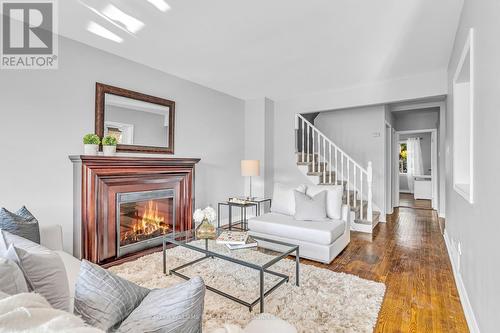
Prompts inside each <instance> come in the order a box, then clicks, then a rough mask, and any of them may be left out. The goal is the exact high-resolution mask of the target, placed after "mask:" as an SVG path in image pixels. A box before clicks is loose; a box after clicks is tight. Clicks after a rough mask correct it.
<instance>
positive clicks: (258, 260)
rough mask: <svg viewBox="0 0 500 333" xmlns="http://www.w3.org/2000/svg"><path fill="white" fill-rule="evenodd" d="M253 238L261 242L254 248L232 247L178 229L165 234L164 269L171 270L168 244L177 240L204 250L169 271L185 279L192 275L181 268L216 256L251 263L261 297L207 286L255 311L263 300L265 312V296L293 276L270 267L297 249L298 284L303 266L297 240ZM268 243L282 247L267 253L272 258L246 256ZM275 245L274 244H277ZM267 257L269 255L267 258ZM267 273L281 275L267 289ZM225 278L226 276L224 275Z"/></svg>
mask: <svg viewBox="0 0 500 333" xmlns="http://www.w3.org/2000/svg"><path fill="white" fill-rule="evenodd" d="M223 231H224V230H223V229H220V228H219V229H217V236H218V235H220V233H221V232H223ZM251 237H252V238H253V239H255V240H256V241H257V243H258V246H257V247H253V248H247V249H240V250H230V249H228V248H227V247H226V246H225V245H224V244H217V242H216V241H215V239H201V240H200V239H197V238H196V232H195V230H188V231H183V232H176V233H171V234H168V235H165V236H164V237H163V273H164V274H167V268H166V248H167V244H174V245H177V246H181V247H183V248H186V249H190V250H192V251H196V252H199V253H202V254H204V256H203V257H201V258H198V259H196V260H193V261H190V262H188V263H185V264H184V265H181V266H179V267H175V268H171V269H169V271H168V274H169V275H170V274H174V275H176V276H179V277H181V278H183V279H186V280H189V279H190V277H188V276H186V275H184V274H182V273H181V272H180V271H181V270H182V269H184V268H186V267H188V266H191V265H194V264H196V263H198V262H200V261H203V260H207V259H212V258H218V259H222V260H226V261H228V262H232V263H234V264H238V265H242V266H244V267H248V268H251V269H254V270H256V271H258V272H259V277H260V281H259V297H258V298H257V299H255V300H254V301H250V302H247V301H244V300H242V299H240V298H238V297H236V296H233V295H230V294H228V293H225V292H223V291H222V290H219V289H217V288H213V287H211V286H206V287H207V289H208V290H210V291H213V292H214V293H217V294H219V295H221V296H224V297H226V298H229V299H230V300H232V301H235V302H237V303H240V304H242V305H244V306H246V307H248V309H249V310H250V311H252V309H253V307H254V306H255V305H257V304H260V312H261V313H262V312H264V299H265V297H267V296H268V295H270V294H271V293H272V292H273V291H275V290H276V289H277V288H278V287H279V286H281V285H282V284H283V283H285V282H288V281H289V276H288V275H285V274H282V273H278V272H274V271H272V270H270V267H271V266H272V265H274V264H276V263H277V262H278V261H280V260H283V259H285V258H286V257H287V256H289V255H290V254H292V253H295V284H296V285H297V286H298V285H299V274H300V272H299V270H300V264H299V258H300V257H299V247H298V245H294V244H288V243H284V242H279V241H275V240H271V239H266V238H261V237H255V236H251ZM266 243H270V244H273V245H274V246H276V247H277V248H279V251H275V250H274V249H273V250H272V252H266V254H267V255H270V256H271V259H269V258H268V257H263V256H251V255H248V256H246V255H245V253H247V254H252V253H251V251H261V250H262V249H266V247H265V246H266ZM274 246H273V247H274ZM264 258H265V259H264ZM264 274H270V275H273V276H275V277H277V278H278V282H277V283H275V284H274V285H272V286H271V287H270V288H268V290H265V286H264ZM221 278H224V277H223V276H221Z"/></svg>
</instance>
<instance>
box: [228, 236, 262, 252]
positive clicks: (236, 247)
mask: <svg viewBox="0 0 500 333" xmlns="http://www.w3.org/2000/svg"><path fill="white" fill-rule="evenodd" d="M226 246H227V248H228V249H230V250H240V249H248V248H251V247H257V246H259V244H258V243H257V241H256V240H255V239H253V238H252V237H251V236H248V238H247V241H246V243H245V244H226Z"/></svg>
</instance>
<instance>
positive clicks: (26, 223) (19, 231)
mask: <svg viewBox="0 0 500 333" xmlns="http://www.w3.org/2000/svg"><path fill="white" fill-rule="evenodd" d="M0 229H2V230H5V231H8V232H10V233H11V234H13V235H17V236H20V237H24V238H26V239H29V240H30V241H32V242H35V243H37V244H40V227H39V226H38V220H37V219H36V218H35V217H34V216H33V214H31V212H30V211H29V210H28V209H27V208H26V207H25V206H23V207H22V208H21V209H19V210H18V211H17V212H15V213H12V212H10V211H8V210H7V209H5V208H2V209H0Z"/></svg>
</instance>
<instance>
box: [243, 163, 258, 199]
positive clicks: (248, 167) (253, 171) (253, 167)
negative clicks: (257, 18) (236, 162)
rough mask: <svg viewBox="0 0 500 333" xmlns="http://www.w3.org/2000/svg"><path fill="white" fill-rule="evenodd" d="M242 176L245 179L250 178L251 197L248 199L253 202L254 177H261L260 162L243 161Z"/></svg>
mask: <svg viewBox="0 0 500 333" xmlns="http://www.w3.org/2000/svg"><path fill="white" fill-rule="evenodd" d="M241 175H242V176H243V177H250V195H249V196H248V198H247V199H249V200H253V199H254V197H253V196H252V176H259V175H260V162H259V160H242V161H241Z"/></svg>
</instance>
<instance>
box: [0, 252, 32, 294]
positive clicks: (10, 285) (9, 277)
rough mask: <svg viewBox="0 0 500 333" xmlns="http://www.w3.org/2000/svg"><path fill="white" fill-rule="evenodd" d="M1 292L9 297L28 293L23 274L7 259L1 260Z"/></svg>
mask: <svg viewBox="0 0 500 333" xmlns="http://www.w3.org/2000/svg"><path fill="white" fill-rule="evenodd" d="M0 291H1V292H4V293H6V294H9V295H16V294H20V293H27V292H28V285H27V284H26V280H25V279H24V275H23V272H22V271H21V269H20V268H19V266H17V264H16V263H15V262H14V261H12V260H10V259H7V258H0Z"/></svg>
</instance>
